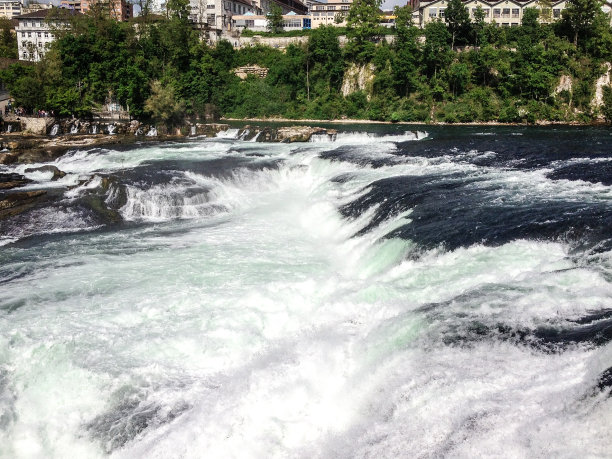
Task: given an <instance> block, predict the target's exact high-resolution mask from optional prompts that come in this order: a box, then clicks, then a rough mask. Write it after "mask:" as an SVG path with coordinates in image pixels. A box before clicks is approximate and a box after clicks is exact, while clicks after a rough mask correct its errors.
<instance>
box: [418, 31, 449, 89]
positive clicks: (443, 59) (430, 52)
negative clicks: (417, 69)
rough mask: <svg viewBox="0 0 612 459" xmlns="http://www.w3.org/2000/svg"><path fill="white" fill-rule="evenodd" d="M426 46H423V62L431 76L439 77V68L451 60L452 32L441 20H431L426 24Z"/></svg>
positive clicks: (427, 73)
mask: <svg viewBox="0 0 612 459" xmlns="http://www.w3.org/2000/svg"><path fill="white" fill-rule="evenodd" d="M424 32H425V46H424V47H423V53H422V56H423V64H424V65H425V73H426V75H427V76H429V77H432V76H433V77H434V78H435V77H437V74H438V70H439V69H441V68H443V67H445V66H447V65H448V64H449V63H450V61H451V49H450V48H449V46H448V42H449V40H450V33H449V31H448V29H447V28H446V26H445V25H444V24H443V23H442V22H440V21H434V22H430V23H428V24H427V25H426V26H425V29H424Z"/></svg>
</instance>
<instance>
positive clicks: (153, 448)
mask: <svg viewBox="0 0 612 459" xmlns="http://www.w3.org/2000/svg"><path fill="white" fill-rule="evenodd" d="M425 130H426V131H427V132H422V131H423V129H421V132H417V130H416V129H415V130H414V132H413V131H411V130H407V129H406V127H405V126H384V127H366V128H363V127H358V126H355V127H347V128H345V131H343V132H340V133H339V134H338V136H337V138H336V139H335V141H333V142H332V141H324V140H326V139H319V138H317V139H315V140H317V141H314V142H311V143H306V144H299V143H296V144H266V143H258V142H247V141H242V140H240V139H237V138H235V137H236V135H237V133H238V131H236V132H235V133H234V132H233V131H228V132H227V133H226V134H224V136H222V137H220V138H216V139H197V140H194V141H190V142H185V143H168V144H143V145H141V146H137V147H136V148H131V149H115V150H113V149H94V150H88V151H75V152H72V153H70V154H68V155H66V156H64V157H62V158H59V159H58V160H57V161H56V162H54V163H53V165H55V166H57V167H58V168H59V169H60V170H62V171H64V172H66V174H67V175H66V176H65V177H64V178H62V179H60V180H58V181H56V182H51V181H50V180H51V177H48V176H46V175H45V174H41V173H40V172H38V173H37V172H32V173H25V169H26V168H27V167H32V166H31V165H28V166H22V165H16V166H10V167H9V166H0V168H1V169H0V172H15V173H20V174H23V175H25V176H27V177H28V178H30V179H31V180H34V182H32V183H30V184H29V185H27V188H28V189H32V190H34V189H40V188H44V189H48V190H49V192H48V199H47V200H46V201H44V203H42V204H41V205H39V206H38V207H34V208H32V209H31V210H29V211H27V212H25V213H23V214H21V215H18V216H16V217H13V218H11V219H7V220H3V221H0V244H3V245H1V246H0V291H1V292H2V295H0V457H2V458H4V457H6V458H38V457H46V458H53V457H57V458H63V457H105V456H110V457H117V458H136V457H147V458H149V457H151V458H174V457H177V458H178V457H185V458H198V457H219V458H228V457H248V458H251V457H252V458H261V457H282V458H285V457H300V458H301V457H304V458H306V457H308V458H310V457H320V458H329V457H337V458H354V457H360V458H374V457H376V458H378V457H389V458H391V457H470V458H471V457H512V458H515V457H567V458H576V457H610V451H612V397H610V391H611V388H612V344H611V343H610V341H611V340H612V257H611V253H612V252H611V250H612V212H611V211H612V189H611V188H610V186H611V185H612V181H611V180H610V174H609V173H608V172H610V171H611V170H612V135H611V133H610V131H609V130H607V129H598V128H547V129H540V128H519V127H513V128H468V127H453V128H451V127H443V128H442V127H427V128H426V129H425Z"/></svg>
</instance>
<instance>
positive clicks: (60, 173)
mask: <svg viewBox="0 0 612 459" xmlns="http://www.w3.org/2000/svg"><path fill="white" fill-rule="evenodd" d="M24 172H25V173H26V174H29V173H31V172H51V173H52V174H53V176H52V177H51V180H52V181H55V180H59V179H61V178H62V177H65V176H66V173H65V172H64V171H60V170H59V169H58V168H57V167H56V166H52V165H46V166H41V167H28V168H27V169H26V170H24Z"/></svg>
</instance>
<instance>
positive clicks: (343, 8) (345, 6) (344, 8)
mask: <svg viewBox="0 0 612 459" xmlns="http://www.w3.org/2000/svg"><path fill="white" fill-rule="evenodd" d="M340 9H341V10H342V11H348V10H350V9H351V7H350V6H348V5H342V6H341V7H340Z"/></svg>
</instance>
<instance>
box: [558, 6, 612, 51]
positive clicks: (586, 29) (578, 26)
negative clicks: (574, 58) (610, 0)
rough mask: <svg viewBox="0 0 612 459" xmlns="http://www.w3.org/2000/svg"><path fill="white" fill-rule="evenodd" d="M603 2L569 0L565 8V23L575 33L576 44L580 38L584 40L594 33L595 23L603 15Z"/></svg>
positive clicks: (576, 44)
mask: <svg viewBox="0 0 612 459" xmlns="http://www.w3.org/2000/svg"><path fill="white" fill-rule="evenodd" d="M601 7H602V2H601V1H600V0H569V1H568V2H567V6H566V8H565V9H564V10H563V23H564V25H566V26H567V27H568V28H569V30H570V31H571V33H572V34H573V39H574V45H575V46H578V39H579V38H580V39H581V40H583V39H584V38H586V37H587V36H589V35H591V34H592V33H593V30H592V29H593V24H594V23H595V21H596V18H597V17H598V16H601V15H602V14H605V13H603V11H602V10H601Z"/></svg>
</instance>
